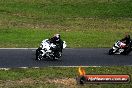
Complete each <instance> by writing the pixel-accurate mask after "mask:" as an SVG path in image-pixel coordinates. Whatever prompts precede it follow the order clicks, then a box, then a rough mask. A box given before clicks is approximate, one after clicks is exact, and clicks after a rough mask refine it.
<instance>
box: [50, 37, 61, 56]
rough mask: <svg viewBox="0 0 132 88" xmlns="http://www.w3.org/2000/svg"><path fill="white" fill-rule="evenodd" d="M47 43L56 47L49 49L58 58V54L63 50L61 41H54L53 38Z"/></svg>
mask: <svg viewBox="0 0 132 88" xmlns="http://www.w3.org/2000/svg"><path fill="white" fill-rule="evenodd" d="M49 41H50V43H53V44H55V45H56V47H55V48H51V50H53V51H54V52H55V54H56V56H58V53H59V52H62V49H63V41H62V40H61V39H59V41H56V40H55V39H54V37H53V38H50V39H49Z"/></svg>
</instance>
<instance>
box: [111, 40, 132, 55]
mask: <svg viewBox="0 0 132 88" xmlns="http://www.w3.org/2000/svg"><path fill="white" fill-rule="evenodd" d="M131 51H132V41H131V40H130V43H129V45H128V46H127V45H126V44H125V43H123V42H121V41H117V42H115V44H114V45H113V47H112V48H111V49H110V50H109V55H113V54H123V55H128V54H129V53H130V52H131Z"/></svg>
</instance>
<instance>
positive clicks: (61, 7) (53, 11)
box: [0, 0, 132, 48]
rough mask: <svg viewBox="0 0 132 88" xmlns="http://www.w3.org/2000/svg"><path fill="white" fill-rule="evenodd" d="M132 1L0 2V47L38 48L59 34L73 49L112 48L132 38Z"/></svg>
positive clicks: (58, 0)
mask: <svg viewBox="0 0 132 88" xmlns="http://www.w3.org/2000/svg"><path fill="white" fill-rule="evenodd" d="M131 14H132V1H131V0H63V1H62V0H19V1H18V0H1V1H0V47H4V48H6V47H29V48H30V47H38V46H39V43H40V42H41V41H42V40H43V39H45V38H49V37H52V35H53V34H54V33H60V34H61V35H62V39H63V40H65V41H66V42H67V44H68V47H70V48H80V47H83V48H89V47H111V45H113V43H114V42H115V41H116V40H119V39H121V38H122V37H123V36H124V33H125V32H129V33H130V34H132V30H131V29H132V28H131V25H132V21H131V16H132V15H131Z"/></svg>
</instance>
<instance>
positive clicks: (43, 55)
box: [36, 39, 67, 60]
mask: <svg viewBox="0 0 132 88" xmlns="http://www.w3.org/2000/svg"><path fill="white" fill-rule="evenodd" d="M66 46H67V45H66V42H65V41H63V49H64V48H66ZM51 48H52V49H54V48H56V45H55V44H53V43H50V42H49V40H48V39H45V40H43V41H42V42H41V45H40V46H39V48H38V49H37V50H36V60H42V59H50V60H58V59H59V58H60V57H61V56H62V51H58V52H54V51H53V50H52V49H51ZM56 54H57V55H56Z"/></svg>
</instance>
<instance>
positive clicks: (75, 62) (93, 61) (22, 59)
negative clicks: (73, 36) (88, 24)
mask: <svg viewBox="0 0 132 88" xmlns="http://www.w3.org/2000/svg"><path fill="white" fill-rule="evenodd" d="M108 50H109V49H108V48H97V49H96V48H94V49H92V48H91V49H65V50H63V56H62V57H61V60H58V61H50V60H41V61H36V60H35V49H0V68H10V67H11V68H14V67H47V66H124V65H132V53H130V54H129V55H127V56H124V55H108V54H107V52H108Z"/></svg>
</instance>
